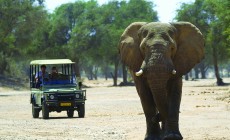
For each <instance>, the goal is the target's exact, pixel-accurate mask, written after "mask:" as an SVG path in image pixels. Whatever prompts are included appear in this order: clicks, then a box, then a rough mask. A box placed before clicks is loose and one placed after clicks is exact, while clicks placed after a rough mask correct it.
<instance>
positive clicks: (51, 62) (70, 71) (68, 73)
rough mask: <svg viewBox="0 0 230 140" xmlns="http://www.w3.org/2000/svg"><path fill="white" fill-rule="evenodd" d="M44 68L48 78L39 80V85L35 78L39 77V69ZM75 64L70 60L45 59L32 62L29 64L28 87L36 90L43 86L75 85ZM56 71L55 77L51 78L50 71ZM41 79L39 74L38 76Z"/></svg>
mask: <svg viewBox="0 0 230 140" xmlns="http://www.w3.org/2000/svg"><path fill="white" fill-rule="evenodd" d="M42 65H45V66H46V72H47V75H49V76H48V77H46V79H44V78H41V79H39V81H40V82H39V83H38V82H37V81H36V79H35V77H36V76H37V77H39V71H40V67H41V66H42ZM74 65H75V62H72V61H71V60H70V59H47V60H33V61H31V62H30V87H31V88H38V87H41V86H45V85H76V84H77V83H76V75H75V70H74V69H75V67H74ZM54 67H55V68H56V69H57V76H55V78H54V77H52V69H53V68H54ZM40 77H41V74H40Z"/></svg>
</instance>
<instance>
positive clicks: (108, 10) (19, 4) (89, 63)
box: [0, 0, 230, 75]
mask: <svg viewBox="0 0 230 140" xmlns="http://www.w3.org/2000/svg"><path fill="white" fill-rule="evenodd" d="M43 3H44V0H7V1H6V0H0V7H1V8H0V27H1V28H0V65H1V68H0V74H7V75H20V72H21V71H23V72H21V73H25V71H26V66H25V65H28V61H30V60H32V59H47V58H70V59H72V60H73V61H76V62H78V65H79V66H80V67H81V70H85V71H87V73H93V74H95V73H96V72H98V71H102V73H108V70H111V68H112V67H111V65H112V64H115V63H117V61H118V50H117V45H118V44H117V43H118V42H119V39H120V35H121V34H122V32H123V31H124V29H125V28H126V27H127V26H128V25H129V24H130V23H132V22H135V21H146V22H152V21H158V17H157V12H156V11H155V10H154V6H155V5H154V3H153V2H150V1H146V0H129V1H118V0H112V1H109V2H108V3H107V4H104V5H99V4H98V3H97V1H96V0H89V1H84V0H78V1H76V2H74V3H66V4H63V5H61V6H60V7H58V8H56V9H55V11H54V12H53V13H52V14H49V13H48V12H47V11H46V10H45V9H44V5H43ZM229 3H230V2H229V1H228V0H205V1H203V0H196V1H195V3H190V4H186V3H184V4H182V6H181V8H180V9H179V10H177V12H178V14H177V17H176V19H177V20H180V21H181V20H183V21H190V22H192V23H193V24H195V25H196V26H197V27H198V28H199V29H200V30H201V31H202V33H203V34H204V36H205V38H206V40H207V41H206V44H207V45H206V54H207V55H206V58H208V59H206V62H205V64H206V65H208V64H210V60H211V58H212V55H210V54H211V53H210V52H211V51H212V49H211V47H210V46H218V47H217V51H218V58H219V59H220V60H221V61H222V62H226V60H227V59H228V57H226V56H228V55H226V53H228V52H229V51H228V50H229V41H230V27H229V23H230V17H229V16H226V15H229V14H230V13H229V12H230V11H229V10H228V9H229ZM213 43H216V44H213ZM207 46H208V47H207Z"/></svg>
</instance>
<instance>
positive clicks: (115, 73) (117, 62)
mask: <svg viewBox="0 0 230 140" xmlns="http://www.w3.org/2000/svg"><path fill="white" fill-rule="evenodd" d="M118 65H119V58H118V57H116V58H115V59H114V74H113V73H112V72H111V76H112V78H113V86H117V75H118Z"/></svg>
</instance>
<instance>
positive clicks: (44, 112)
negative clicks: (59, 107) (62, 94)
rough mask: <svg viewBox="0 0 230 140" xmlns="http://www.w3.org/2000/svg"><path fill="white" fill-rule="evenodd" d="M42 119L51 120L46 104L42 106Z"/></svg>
mask: <svg viewBox="0 0 230 140" xmlns="http://www.w3.org/2000/svg"><path fill="white" fill-rule="evenodd" d="M42 118H43V119H49V108H48V107H47V106H46V104H45V103H43V104H42Z"/></svg>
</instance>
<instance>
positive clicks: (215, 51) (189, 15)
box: [176, 0, 228, 85]
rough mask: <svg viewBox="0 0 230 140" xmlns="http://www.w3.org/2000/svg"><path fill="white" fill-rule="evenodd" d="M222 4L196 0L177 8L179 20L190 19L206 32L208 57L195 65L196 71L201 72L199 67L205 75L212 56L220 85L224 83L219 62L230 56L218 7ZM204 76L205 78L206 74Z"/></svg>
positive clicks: (213, 1) (212, 0) (214, 1)
mask: <svg viewBox="0 0 230 140" xmlns="http://www.w3.org/2000/svg"><path fill="white" fill-rule="evenodd" d="M223 1H225V0H223ZM223 1H222V2H223ZM225 2H226V1H225ZM220 5H221V3H220V1H216V0H205V1H203V0H196V1H195V2H194V3H191V4H185V3H184V4H182V6H181V7H180V9H179V10H177V12H178V14H177V16H176V19H177V20H178V21H181V20H182V21H189V22H191V23H193V24H195V25H196V26H197V27H198V28H199V29H200V30H201V32H202V33H203V34H204V37H205V38H206V49H205V51H206V59H205V60H204V61H203V62H202V63H200V64H199V65H197V66H196V67H195V72H199V70H198V69H200V71H201V74H202V75H205V73H204V71H205V69H206V67H207V66H209V63H210V62H211V61H210V59H211V58H212V59H213V61H212V64H213V66H214V71H215V76H216V79H217V84H218V85H222V84H223V81H222V79H221V78H220V75H219V68H218V62H226V61H227V57H226V56H228V51H227V44H226V43H224V42H225V41H224V38H223V34H222V33H223V32H224V30H223V28H222V27H221V26H220V25H221V24H222V23H223V21H222V20H220V18H219V17H218V14H217V11H218V10H217V8H220ZM222 8H223V7H222ZM202 77H203V78H204V76H202ZM196 78H197V77H196Z"/></svg>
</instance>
